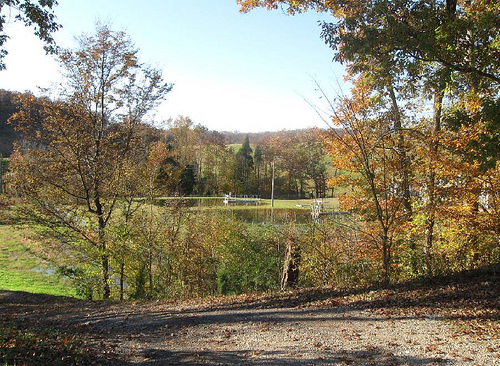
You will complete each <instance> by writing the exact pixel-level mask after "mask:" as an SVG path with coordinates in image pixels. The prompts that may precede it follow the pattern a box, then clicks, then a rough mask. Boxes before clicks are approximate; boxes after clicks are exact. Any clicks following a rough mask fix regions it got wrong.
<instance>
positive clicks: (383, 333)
mask: <svg viewBox="0 0 500 366" xmlns="http://www.w3.org/2000/svg"><path fill="white" fill-rule="evenodd" d="M481 283H482V289H477V288H476V293H478V294H481V293H484V297H481V296H476V295H474V296H471V293H470V289H468V288H467V286H465V287H464V288H461V287H458V288H457V286H456V285H446V286H441V287H439V288H435V289H434V290H433V291H432V292H431V293H429V292H426V293H425V298H424V297H422V296H424V295H423V293H422V292H421V290H415V291H413V290H408V289H406V290H405V292H404V293H403V292H396V291H392V290H391V291H385V292H384V291H376V292H373V291H372V292H364V293H360V294H351V295H349V296H339V295H340V294H339V293H337V292H332V291H324V290H322V291H318V290H314V291H312V292H307V291H303V292H300V293H293V294H285V295H274V296H268V297H265V296H261V297H251V296H246V297H238V298H232V299H213V300H211V301H210V300H204V301H199V302H196V301H192V302H183V303H177V304H168V303H164V302H140V303H121V304H120V303H102V302H93V303H90V302H84V301H78V300H68V299H63V298H52V297H49V296H41V295H32V294H26V293H19V292H0V316H3V318H2V319H3V320H5V319H6V317H8V319H9V321H11V322H15V323H16V324H21V325H23V326H24V327H25V328H32V329H35V328H36V329H41V328H43V327H50V328H51V329H56V330H57V331H58V332H63V333H64V334H68V335H74V334H77V335H78V339H79V340H80V341H79V342H81V344H80V343H79V344H80V345H79V347H83V348H82V349H83V350H84V352H86V353H87V354H88V355H92V357H88V358H82V360H85V361H82V364H87V363H88V364H95V365H99V364H113V365H135V364H144V365H176V364H182V365H205V364H207V365H232V364H248V365H485V366H489V365H500V344H499V333H498V330H499V329H500V326H499V316H498V315H499V306H498V304H499V300H500V299H499V292H497V291H498V284H496V283H495V284H492V283H491V282H488V281H486V282H485V281H483V282H481ZM471 286H472V285H471ZM412 291H413V292H412ZM419 291H420V292H419ZM419 294H420V295H421V297H418V296H419ZM430 295H434V296H430ZM436 295H439V296H436ZM467 296H468V297H467ZM478 298H479V301H480V302H478V300H477V299H478ZM411 299H413V300H411ZM451 299H453V300H451ZM470 299H474V300H473V303H470V302H469V300H470ZM424 300H426V301H424ZM409 301H410V302H409ZM470 301H472V300H470ZM438 305H439V306H438ZM473 309H476V310H473ZM2 319H0V320H2ZM66 337H67V336H66ZM64 341H66V338H64ZM7 364H9V363H7ZM26 364H29V362H28V363H26ZM33 364H37V363H33ZM61 364H64V363H61Z"/></svg>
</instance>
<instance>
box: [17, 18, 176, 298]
mask: <svg viewBox="0 0 500 366" xmlns="http://www.w3.org/2000/svg"><path fill="white" fill-rule="evenodd" d="M77 41H78V44H77V47H76V48H75V49H66V50H63V51H62V52H61V53H60V55H59V62H60V63H61V66H62V67H63V69H64V70H65V76H66V79H65V80H66V83H65V84H63V85H61V90H60V91H58V94H59V98H57V99H49V98H43V99H37V98H35V97H34V96H33V95H26V96H21V98H20V101H19V108H20V111H19V113H17V114H16V115H14V117H13V121H14V122H15V124H16V126H17V128H18V129H20V130H22V131H24V132H25V133H26V136H27V138H28V140H29V141H31V142H32V143H31V144H30V145H27V144H25V145H24V147H23V146H21V145H19V146H18V147H17V148H16V151H15V153H14V155H13V157H12V172H13V173H12V177H13V181H14V183H15V185H16V187H17V189H18V190H19V191H20V192H22V194H23V196H24V197H25V198H26V199H27V200H28V201H29V202H30V203H31V204H32V206H31V207H32V211H31V213H33V214H35V216H36V219H37V220H40V221H41V222H43V223H45V224H47V225H51V226H52V227H54V228H58V229H59V230H58V232H59V234H63V235H68V236H71V237H73V238H74V240H78V241H80V242H82V243H84V244H83V248H84V250H86V251H87V252H86V253H87V255H88V258H96V259H95V260H96V263H98V264H99V267H100V272H101V275H100V277H101V290H102V296H103V297H104V298H109V297H110V295H111V289H110V258H111V252H112V249H113V247H112V245H111V244H112V243H111V242H110V238H109V228H110V226H111V225H112V222H113V217H114V216H115V214H116V207H117V203H118V202H119V201H120V199H121V198H122V197H124V196H127V195H131V194H134V192H131V191H130V187H131V186H129V185H127V184H125V183H126V178H127V176H128V173H127V172H126V169H128V168H130V166H131V164H127V163H126V162H127V161H128V160H129V159H132V160H133V157H134V156H135V155H137V154H138V153H139V154H140V153H141V149H140V148H139V147H142V146H144V145H143V144H142V143H141V141H140V138H139V136H138V135H137V128H138V126H139V125H140V124H141V123H143V120H144V118H145V117H146V116H147V114H148V112H150V111H151V110H152V109H153V108H155V107H156V106H157V104H158V103H159V102H160V101H161V100H162V99H163V98H164V97H165V96H166V94H167V93H168V92H169V91H170V90H171V89H172V86H171V85H170V84H166V83H164V81H163V80H162V76H161V73H160V71H158V70H156V69H153V68H150V67H147V66H145V65H143V64H141V63H139V60H138V57H137V53H138V50H137V49H136V48H135V47H134V45H133V44H132V41H131V40H130V38H129V37H128V36H127V35H126V34H125V33H124V32H121V31H120V32H115V31H112V30H111V29H110V28H109V27H108V26H106V25H102V24H98V25H97V26H96V32H95V34H92V35H83V36H81V37H79V38H78V39H77ZM142 151H144V150H142Z"/></svg>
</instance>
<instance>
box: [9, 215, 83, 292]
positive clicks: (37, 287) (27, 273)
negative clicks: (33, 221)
mask: <svg viewBox="0 0 500 366" xmlns="http://www.w3.org/2000/svg"><path fill="white" fill-rule="evenodd" d="M0 289H1V290H11V291H26V292H33V293H41V294H48V295H57V296H72V297H75V295H76V292H75V289H74V286H72V284H71V283H70V282H69V281H65V280H64V279H62V278H61V277H60V276H58V275H57V274H56V273H54V269H53V267H51V265H50V263H49V262H48V261H47V260H44V259H41V258H39V257H38V256H36V255H35V254H33V252H32V250H30V241H29V240H27V239H26V232H25V231H24V230H21V229H17V228H14V227H13V226H10V225H0Z"/></svg>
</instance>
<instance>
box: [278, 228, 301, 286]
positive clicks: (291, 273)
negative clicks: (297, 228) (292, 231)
mask: <svg viewBox="0 0 500 366" xmlns="http://www.w3.org/2000/svg"><path fill="white" fill-rule="evenodd" d="M300 259H301V255H300V247H299V245H298V240H297V238H296V237H295V236H294V235H293V236H289V237H288V239H287V245H286V254H285V263H284V266H283V274H282V276H281V290H282V291H284V290H286V289H288V288H295V287H297V284H298V281H299V265H300Z"/></svg>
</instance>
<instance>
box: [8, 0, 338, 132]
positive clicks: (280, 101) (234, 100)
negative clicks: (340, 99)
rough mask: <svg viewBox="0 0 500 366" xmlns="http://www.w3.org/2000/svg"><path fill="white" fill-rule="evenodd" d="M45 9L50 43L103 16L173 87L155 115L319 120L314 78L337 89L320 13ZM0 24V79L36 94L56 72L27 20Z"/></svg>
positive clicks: (183, 6)
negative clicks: (0, 27)
mask: <svg viewBox="0 0 500 366" xmlns="http://www.w3.org/2000/svg"><path fill="white" fill-rule="evenodd" d="M55 14H56V16H57V21H58V22H59V23H60V24H62V26H63V28H62V29H61V30H59V31H58V32H57V33H55V39H56V42H57V44H58V45H59V46H61V47H69V48H71V47H74V46H75V42H74V37H75V36H79V35H81V34H83V33H92V32H93V31H94V30H95V23H96V21H101V22H106V23H109V24H110V25H111V28H112V29H113V30H125V31H126V32H127V33H128V35H129V36H130V37H131V39H132V40H133V41H134V43H135V45H136V46H137V47H138V48H139V49H140V52H139V59H140V61H141V62H145V63H148V64H151V65H153V66H154V67H156V68H160V69H162V70H163V76H164V79H165V81H168V82H171V83H173V84H174V88H173V91H172V92H171V93H169V94H168V96H167V100H166V101H165V102H164V103H163V104H162V105H161V106H160V107H159V108H158V109H157V111H156V113H155V117H154V118H155V120H156V121H157V122H161V121H166V120H168V119H169V118H171V119H174V120H175V118H177V117H178V116H181V115H182V116H186V117H189V118H191V119H192V120H193V121H194V123H196V124H201V125H203V126H205V127H207V128H208V129H210V130H217V131H240V132H263V131H279V130H284V129H286V130H293V129H299V128H307V127H315V126H317V127H326V125H325V123H324V121H323V120H322V119H321V118H320V117H319V116H318V114H317V112H316V109H318V108H321V99H320V97H321V96H320V93H319V92H318V90H317V85H316V83H318V84H319V85H321V86H322V88H325V89H328V88H330V86H332V85H334V87H333V88H337V87H338V83H339V80H342V77H343V74H344V68H343V67H342V65H340V64H338V63H335V62H333V61H332V59H333V56H334V53H333V51H332V50H331V49H330V48H329V47H328V46H327V45H325V43H324V42H323V41H322V40H321V39H320V32H321V28H320V26H319V24H318V21H320V20H327V21H330V20H332V18H330V17H329V16H328V15H327V14H318V13H315V12H308V13H306V14H299V15H295V16H293V17H291V16H288V15H286V14H285V13H284V12H283V11H282V10H275V11H271V12H268V11H266V10H264V9H255V10H253V11H251V12H250V13H246V14H242V13H240V12H239V6H238V5H237V4H236V0H210V1H206V0H142V1H137V0H106V1H102V0H61V1H59V5H58V6H57V7H56V8H55ZM14 15H15V13H12V14H11V16H12V18H13V17H14ZM6 32H7V34H8V35H9V37H10V39H9V40H8V41H7V43H6V45H5V46H6V49H7V51H8V52H9V55H8V56H7V57H6V59H5V63H6V66H7V70H5V71H0V88H2V89H7V90H12V91H27V90H30V91H33V92H35V93H38V90H39V87H50V86H51V84H52V83H54V82H57V81H58V80H60V73H59V71H58V66H57V62H56V61H55V60H54V57H53V56H49V55H45V52H44V51H43V49H42V46H43V44H42V43H41V41H39V40H38V39H37V38H36V36H34V35H33V31H32V29H31V28H26V27H24V26H22V25H21V24H20V23H16V22H10V23H9V24H7V26H6ZM311 104H312V105H316V106H317V107H318V108H314V107H312V106H311Z"/></svg>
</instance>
